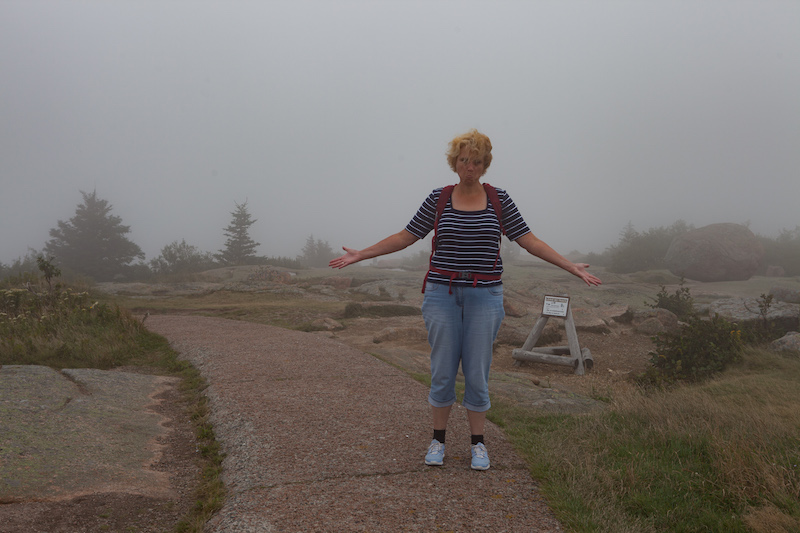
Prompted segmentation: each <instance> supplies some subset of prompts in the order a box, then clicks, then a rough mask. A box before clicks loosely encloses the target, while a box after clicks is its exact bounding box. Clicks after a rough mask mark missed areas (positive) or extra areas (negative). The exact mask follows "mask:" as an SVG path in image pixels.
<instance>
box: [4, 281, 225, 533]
mask: <svg viewBox="0 0 800 533" xmlns="http://www.w3.org/2000/svg"><path fill="white" fill-rule="evenodd" d="M0 365H43V366H49V367H52V368H55V369H59V370H60V369H64V368H99V369H111V368H115V367H121V366H137V367H143V368H145V369H146V371H147V372H148V373H152V374H157V375H170V376H177V377H180V378H181V386H180V388H181V392H182V394H183V398H184V401H185V408H186V410H187V416H189V417H190V419H191V420H192V422H193V425H194V428H195V437H196V445H197V448H198V450H199V452H200V454H199V455H200V458H201V461H202V465H201V478H200V480H199V484H198V489H197V494H196V500H197V502H196V504H195V506H194V507H193V509H192V511H191V512H190V514H189V515H188V516H186V517H184V518H183V519H182V520H181V521H180V522H179V524H178V525H177V526H176V528H175V531H179V532H200V531H202V530H203V524H205V522H206V521H207V520H208V519H209V518H210V517H211V515H212V514H213V513H214V512H216V511H217V510H219V509H220V508H221V507H222V503H223V500H224V495H225V491H224V486H223V483H222V478H221V474H222V454H221V452H220V448H219V445H218V443H217V442H216V438H215V435H214V429H213V427H212V426H211V423H210V422H209V409H208V400H207V398H206V397H205V396H204V394H203V392H204V390H205V389H206V386H207V384H206V382H205V380H204V379H203V377H202V376H201V375H200V372H199V371H198V370H197V369H196V368H195V367H193V366H192V365H191V364H190V363H188V362H187V361H182V360H179V359H178V354H177V353H176V352H175V351H174V350H172V348H171V347H170V346H169V343H168V342H167V340H166V339H164V338H163V337H161V336H160V335H156V334H154V333H151V332H149V331H148V330H147V329H146V328H144V326H143V325H142V323H141V322H140V321H139V320H137V319H136V318H134V317H133V315H132V314H131V313H130V312H129V311H127V310H124V309H122V308H120V307H119V306H117V305H112V304H109V303H107V302H102V301H101V299H99V298H98V299H95V298H94V297H93V296H92V295H91V294H90V293H89V292H87V291H79V290H73V289H71V288H63V287H60V286H57V287H56V288H55V289H51V288H49V287H48V288H45V287H44V286H39V287H36V288H33V287H32V288H31V290H27V289H0Z"/></svg>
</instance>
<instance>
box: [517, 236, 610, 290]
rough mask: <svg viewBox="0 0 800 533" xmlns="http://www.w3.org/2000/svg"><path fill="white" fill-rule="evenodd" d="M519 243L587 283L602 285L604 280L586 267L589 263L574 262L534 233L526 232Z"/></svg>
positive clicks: (537, 255)
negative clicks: (590, 272) (589, 271)
mask: <svg viewBox="0 0 800 533" xmlns="http://www.w3.org/2000/svg"><path fill="white" fill-rule="evenodd" d="M516 242H517V244H519V245H520V246H522V247H523V248H525V250H527V251H528V253H529V254H531V255H534V256H536V257H538V258H539V259H544V260H545V261H547V262H548V263H551V264H553V265H555V266H557V267H559V268H563V269H564V270H566V271H567V272H569V273H570V274H572V275H574V276H577V277H579V278H581V279H582V280H583V281H584V282H585V283H586V284H587V285H600V284H601V283H602V282H601V281H600V278H598V277H597V276H595V275H593V274H589V273H588V272H587V271H586V269H587V268H589V265H588V264H586V263H573V262H572V261H570V260H569V259H567V258H566V257H564V256H562V255H561V254H559V253H558V252H556V251H555V250H553V249H552V248H551V247H550V246H549V245H548V244H547V243H546V242H544V241H543V240H541V239H539V238H538V237H536V236H535V235H534V234H533V233H526V234H525V235H523V236H522V237H520V238H519V239H517V241H516Z"/></svg>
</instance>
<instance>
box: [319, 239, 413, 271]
mask: <svg viewBox="0 0 800 533" xmlns="http://www.w3.org/2000/svg"><path fill="white" fill-rule="evenodd" d="M418 240H419V239H417V238H416V237H415V236H414V235H412V234H411V233H410V232H409V231H408V230H405V229H404V230H402V231H400V232H398V233H395V234H394V235H389V236H388V237H386V238H385V239H383V240H382V241H380V242H378V243H376V244H373V245H372V246H370V247H369V248H364V249H363V250H355V249H353V248H347V247H346V246H342V250H344V251H345V254H344V255H343V256H340V257H337V258H336V259H332V260H331V262H330V263H328V266H329V267H331V268H344V267H346V266H347V265H352V264H353V263H358V262H359V261H363V260H364V259H372V258H373V257H378V256H379V255H386V254H391V253H393V252H398V251H400V250H402V249H403V248H408V247H409V246H411V245H412V244H414V243H415V242H417V241H418Z"/></svg>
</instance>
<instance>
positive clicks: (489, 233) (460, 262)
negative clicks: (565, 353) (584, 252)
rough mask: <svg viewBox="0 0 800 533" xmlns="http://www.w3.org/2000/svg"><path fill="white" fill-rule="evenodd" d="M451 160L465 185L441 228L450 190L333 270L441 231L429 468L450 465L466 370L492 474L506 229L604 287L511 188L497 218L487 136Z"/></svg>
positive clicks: (474, 424) (476, 443)
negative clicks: (487, 439)
mask: <svg viewBox="0 0 800 533" xmlns="http://www.w3.org/2000/svg"><path fill="white" fill-rule="evenodd" d="M447 160H448V163H449V164H450V168H452V169H453V171H454V172H455V173H456V174H458V179H459V181H458V183H457V184H456V185H455V187H454V188H452V192H450V198H449V199H448V200H447V204H446V205H445V207H444V210H443V211H442V212H441V215H440V216H439V217H438V222H436V218H437V203H438V200H439V197H440V195H441V194H442V191H443V189H442V188H440V189H435V190H434V191H433V192H432V193H431V194H430V195H429V196H428V198H427V199H426V200H425V201H424V202H423V204H422V206H421V207H420V208H419V210H418V211H417V213H416V214H415V215H414V218H413V219H412V220H411V221H410V222H409V223H408V225H407V226H406V227H405V229H403V230H402V231H400V232H399V233H395V234H394V235H391V236H389V237H387V238H385V239H383V240H382V241H380V242H378V243H377V244H374V245H372V246H370V247H369V248H364V249H363V250H355V249H353V248H347V247H343V250H344V251H345V252H346V253H345V254H344V255H343V256H341V257H337V258H336V259H333V260H332V261H331V262H330V266H331V267H332V268H344V267H346V266H347V265H351V264H353V263H356V262H358V261H363V260H364V259H370V258H373V257H377V256H380V255H385V254H389V253H392V252H396V251H398V250H402V249H404V248H406V247H408V246H410V245H411V244H413V243H415V242H416V241H417V240H419V239H422V238H424V237H425V236H426V235H427V234H428V233H430V232H431V230H434V229H435V241H436V243H435V248H434V253H433V254H432V256H431V264H430V270H429V271H428V274H427V276H426V281H425V286H424V289H423V292H424V293H425V297H424V299H423V303H422V316H423V318H424V320H425V326H426V327H427V329H428V341H429V343H430V345H431V390H430V393H429V395H428V403H430V405H431V412H432V418H433V440H432V442H431V444H430V446H429V447H428V452H427V454H426V456H425V464H427V465H441V464H442V463H443V460H444V450H445V435H446V429H447V420H448V418H449V416H450V410H451V408H452V406H453V404H454V403H455V400H456V394H455V383H456V376H457V373H458V367H459V363H460V364H461V368H462V372H463V374H464V385H465V391H464V400H463V405H464V407H465V408H466V409H467V419H468V421H469V427H470V432H471V434H472V444H471V452H472V464H471V467H472V468H473V469H474V470H487V469H488V468H489V456H488V453H487V451H486V446H485V444H484V439H483V430H484V425H485V421H486V411H487V410H488V409H489V407H490V405H491V404H490V402H489V386H488V384H489V368H490V366H491V363H492V344H493V343H494V340H495V337H496V336H497V332H498V330H499V329H500V323H501V322H502V320H503V317H504V316H505V313H504V311H503V285H502V281H501V279H500V276H501V274H502V273H503V264H502V261H501V260H500V257H499V252H500V237H501V225H500V223H501V222H502V230H503V231H504V232H505V234H506V236H507V237H508V238H509V239H510V240H512V241H515V242H517V244H519V245H520V246H522V247H523V248H524V249H525V250H527V251H528V252H529V253H530V254H532V255H534V256H536V257H539V258H541V259H543V260H545V261H547V262H549V263H552V264H554V265H556V266H558V267H560V268H562V269H564V270H566V271H567V272H569V273H570V274H574V275H575V276H577V277H578V278H580V279H582V280H583V281H584V282H585V283H586V284H587V285H599V284H600V280H599V279H598V278H597V277H595V276H593V275H592V274H589V273H588V272H587V271H586V269H587V268H588V266H589V265H587V264H584V263H572V262H571V261H569V260H567V259H565V258H564V257H562V256H561V255H560V254H558V253H557V252H556V251H555V250H553V249H552V248H551V247H550V246H548V245H547V244H545V243H544V242H543V241H541V240H539V239H538V238H537V237H535V236H534V235H533V233H531V231H530V229H528V226H527V224H526V223H525V221H524V220H523V218H522V216H521V215H520V213H519V211H518V210H517V207H516V205H515V204H514V202H513V201H512V200H511V198H510V197H509V196H508V194H507V193H506V191H504V190H503V189H496V193H497V198H498V199H499V201H500V205H501V208H500V209H501V211H502V213H500V215H499V216H498V214H496V213H495V208H494V206H493V202H492V201H490V200H491V199H490V198H489V189H488V188H485V187H484V185H482V184H481V182H480V180H481V178H482V177H483V175H484V174H485V173H486V170H487V169H488V168H489V165H490V164H491V162H492V143H491V141H490V140H489V138H488V137H487V136H486V135H483V134H482V133H479V132H478V131H477V130H471V131H469V132H468V133H466V134H464V135H460V136H458V137H456V138H455V139H453V140H452V141H450V148H449V151H448V153H447ZM434 226H435V228H434Z"/></svg>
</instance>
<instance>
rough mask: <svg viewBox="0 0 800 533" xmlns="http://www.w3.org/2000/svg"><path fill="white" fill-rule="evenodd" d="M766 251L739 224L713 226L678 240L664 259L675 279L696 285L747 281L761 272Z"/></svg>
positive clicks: (682, 236) (705, 227)
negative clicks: (692, 281) (680, 278)
mask: <svg viewBox="0 0 800 533" xmlns="http://www.w3.org/2000/svg"><path fill="white" fill-rule="evenodd" d="M763 256H764V248H763V247H762V246H761V243H760V242H759V241H758V239H757V238H756V236H755V235H753V232H752V231H750V230H749V229H747V228H746V227H745V226H742V225H740V224H729V223H725V224H711V225H709V226H704V227H702V228H698V229H696V230H694V231H690V232H688V233H685V234H683V235H680V236H678V237H676V238H675V240H674V241H673V242H672V244H671V245H670V247H669V250H667V255H666V257H665V258H664V259H665V262H666V264H667V268H669V270H670V272H672V273H673V274H674V275H676V276H683V277H685V278H687V279H691V280H695V281H744V280H747V279H750V278H751V277H752V276H753V274H755V273H756V271H757V270H758V267H759V264H760V262H761V259H762V258H763Z"/></svg>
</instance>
